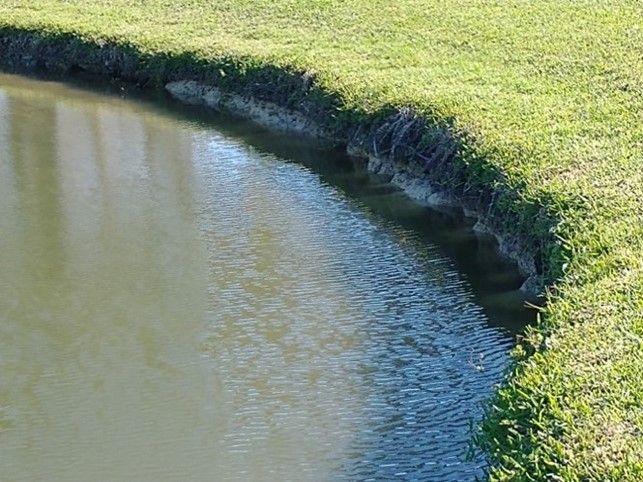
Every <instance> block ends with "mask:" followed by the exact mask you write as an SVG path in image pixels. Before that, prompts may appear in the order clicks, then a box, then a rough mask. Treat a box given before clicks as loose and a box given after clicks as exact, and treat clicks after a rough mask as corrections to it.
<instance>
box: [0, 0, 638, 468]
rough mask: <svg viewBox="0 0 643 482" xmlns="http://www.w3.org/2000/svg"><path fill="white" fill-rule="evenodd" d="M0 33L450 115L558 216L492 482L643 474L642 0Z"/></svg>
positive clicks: (1, 17) (325, 4)
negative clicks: (58, 39) (178, 58)
mask: <svg viewBox="0 0 643 482" xmlns="http://www.w3.org/2000/svg"><path fill="white" fill-rule="evenodd" d="M1 28H4V29H7V28H20V29H37V30H39V31H42V32H44V33H45V34H48V33H58V32H65V33H70V32H71V33H75V34H77V35H78V36H81V37H83V38H84V39H86V40H88V41H104V40H110V41H116V42H119V43H127V44H129V45H131V46H134V47H135V48H137V49H138V50H140V51H141V52H143V53H150V54H168V53H170V54H177V53H184V52H188V53H190V54H192V55H193V56H194V57H196V58H203V59H205V60H215V61H218V60H220V59H222V58H227V59H240V60H243V62H250V63H252V62H255V63H260V64H269V65H275V66H282V67H285V68H289V69H293V68H294V69H299V70H302V71H304V70H307V71H313V72H315V74H316V79H317V82H318V85H319V86H320V87H321V88H322V89H324V90H325V91H327V92H329V93H331V94H333V95H336V96H338V98H339V99H341V103H342V105H341V109H342V110H343V111H345V112H354V113H355V115H358V116H359V115H365V116H366V115H369V114H370V113H373V112H379V111H381V110H383V109H386V108H388V107H390V106H393V107H403V106H410V107H412V108H414V109H415V111H416V112H418V113H419V114H420V115H422V116H424V117H426V118H427V119H429V120H430V121H434V122H438V123H447V124H448V125H450V126H451V128H452V129H453V130H454V132H456V133H458V135H460V136H462V137H463V138H467V139H469V140H470V143H471V147H470V149H468V150H467V151H466V152H463V153H462V154H461V155H460V157H459V162H462V163H463V164H464V165H466V166H468V167H467V169H469V173H470V175H471V176H476V175H477V174H476V173H477V172H478V171H479V175H480V176H484V172H486V171H485V170H484V169H483V168H482V167H481V166H493V168H494V169H495V170H497V171H499V172H501V173H502V174H503V180H502V182H503V183H504V185H506V186H509V187H510V188H511V189H513V190H515V191H516V192H517V193H518V195H519V198H520V206H519V207H516V206H517V205H516V206H506V209H507V210H511V209H523V208H524V206H526V205H532V206H535V207H536V208H537V209H540V208H542V209H546V210H547V211H548V212H549V213H550V214H551V216H552V217H553V218H555V219H556V224H555V226H554V227H553V228H551V229H552V233H549V234H553V236H554V237H555V239H556V248H555V249H551V250H550V251H548V252H547V256H546V258H545V259H544V264H545V268H546V272H547V273H549V277H550V278H549V279H548V282H550V283H553V285H552V288H551V290H550V293H549V297H548V305H547V308H546V310H545V311H544V312H543V314H542V320H541V324H540V326H539V327H538V328H537V329H536V330H533V331H532V332H531V333H530V335H529V336H528V337H527V339H526V340H525V342H524V343H523V345H522V346H521V347H519V348H518V349H517V350H516V357H517V359H518V365H517V367H516V369H515V372H514V373H513V374H512V375H511V376H510V378H509V380H508V382H507V383H506V384H505V386H504V387H503V388H502V389H501V390H500V391H499V392H498V394H497V396H496V399H495V400H494V405H493V408H491V409H490V412H489V415H488V417H487V419H486V422H485V425H484V427H483V428H484V435H483V436H482V437H481V438H480V443H481V444H482V446H483V447H484V448H485V449H486V450H487V451H488V452H489V454H490V456H491V460H492V461H493V463H494V467H495V468H494V470H493V471H492V472H491V478H492V479H497V480H561V479H562V480H632V481H635V480H636V481H639V480H643V2H642V1H641V0H613V1H610V0H533V1H530V0H395V1H394V0H270V1H268V0H218V1H216V0H191V1H190V0H127V1H123V0H65V1H63V0H58V1H56V0H20V1H18V0H3V1H2V2H0V29H1ZM0 55H2V52H0ZM239 65H242V64H239ZM224 74H225V73H224ZM481 182H497V180H488V181H487V180H485V179H481ZM525 216H526V218H525V219H523V220H522V222H521V226H520V229H522V230H523V231H524V229H528V228H529V218H528V213H526V214H525ZM523 234H524V233H523ZM531 234H532V235H533V236H544V233H539V232H537V230H535V232H533V233H531Z"/></svg>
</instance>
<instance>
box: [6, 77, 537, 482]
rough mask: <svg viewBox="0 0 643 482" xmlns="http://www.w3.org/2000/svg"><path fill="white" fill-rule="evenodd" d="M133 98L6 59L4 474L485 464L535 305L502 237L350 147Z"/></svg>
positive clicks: (289, 475) (337, 471) (296, 472)
mask: <svg viewBox="0 0 643 482" xmlns="http://www.w3.org/2000/svg"><path fill="white" fill-rule="evenodd" d="M141 95H142V94H131V93H127V92H122V91H121V88H118V87H115V88H114V87H101V88H100V89H99V90H91V89H87V88H86V87H84V86H79V85H76V86H73V85H69V84H66V85H65V84H60V83H56V82H51V81H48V82H45V81H41V80H30V79H25V78H22V77H16V76H11V75H0V239H1V247H2V249H0V267H1V269H0V472H1V473H2V480H5V481H27V480H29V481H88V480H105V481H108V480H109V481H132V480H136V481H148V480H149V481H165V480H168V481H178V480H181V481H184V480H194V481H209V480H280V481H281V480H293V481H303V480H368V479H372V480H391V479H400V480H436V481H446V480H458V481H460V480H473V479H475V477H476V476H478V475H480V474H481V473H482V470H483V467H484V461H483V460H482V459H481V458H480V456H479V455H476V456H474V457H473V458H469V459H467V458H466V457H465V455H466V453H467V449H468V444H469V440H470V437H471V429H470V427H471V424H472V423H475V422H476V421H477V420H479V418H480V414H481V406H480V404H481V402H482V401H484V400H485V398H487V397H488V396H489V395H490V394H491V393H492V390H493V387H494V384H496V383H498V382H499V381H500V380H501V378H502V374H503V370H505V368H506V366H507V363H508V360H509V357H508V351H509V349H510V348H511V346H512V345H513V340H514V335H515V332H516V330H518V329H520V327H521V326H523V325H524V323H525V322H527V321H529V319H530V317H531V316H532V314H530V312H528V311H527V310H526V309H525V308H524V307H523V302H522V297H521V295H520V294H519V293H518V291H517V288H518V287H519V286H520V281H521V280H520V277H519V276H518V275H517V273H516V272H515V270H514V269H512V268H511V266H509V265H508V264H507V263H505V262H504V261H502V260H501V259H499V258H498V257H497V256H496V255H495V254H494V251H493V244H492V243H491V242H490V241H489V240H488V239H477V238H476V237H475V236H474V235H473V234H472V232H471V229H470V227H468V224H467V223H466V222H464V221H463V220H462V219H458V214H457V213H455V214H454V213H440V212H436V211H431V210H429V209H427V208H424V207H421V206H418V205H417V204H415V203H413V202H410V201H409V200H408V199H406V198H405V197H404V196H403V195H402V194H400V192H398V191H397V190H395V189H394V188H391V187H390V186H388V185H386V184H384V183H383V182H380V181H378V179H376V178H373V177H372V176H369V175H368V174H367V173H366V172H365V171H364V169H363V168H362V167H360V166H359V165H358V164H356V163H353V162H351V161H350V160H348V159H346V158H345V157H344V156H343V155H342V154H341V153H338V152H333V151H328V150H321V149H316V148H314V147H312V146H309V145H306V144H305V143H303V142H301V141H297V140H293V139H287V138H283V137H281V136H276V135H274V134H268V133H266V132H264V131H262V130H261V129H258V128H257V127H254V126H252V125H251V124H249V123H247V122H242V121H239V120H234V119H230V118H225V117H222V116H218V115H216V114H210V113H206V112H204V111H201V110H199V109H196V108H188V107H180V106H177V105H175V104H173V103H171V102H169V101H168V100H165V101H163V100H162V99H161V100H160V101H159V100H150V99H144V98H142V97H141ZM469 225H470V223H469Z"/></svg>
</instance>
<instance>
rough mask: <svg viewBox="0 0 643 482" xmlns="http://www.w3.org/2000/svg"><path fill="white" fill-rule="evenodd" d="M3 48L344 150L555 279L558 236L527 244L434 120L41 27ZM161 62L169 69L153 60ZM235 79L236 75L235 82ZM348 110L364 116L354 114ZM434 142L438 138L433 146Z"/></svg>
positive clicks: (41, 63)
mask: <svg viewBox="0 0 643 482" xmlns="http://www.w3.org/2000/svg"><path fill="white" fill-rule="evenodd" d="M0 48H2V50H3V52H4V57H3V58H2V59H0V66H4V67H8V68H10V69H13V70H23V71H36V70H40V71H45V72H50V73H55V74H58V75H62V76H73V75H75V74H78V73H89V74H91V75H97V76H102V77H108V78H112V79H118V80H119V81H124V82H126V83H134V84H136V85H138V86H140V87H141V88H144V89H157V90H162V89H163V90H166V91H167V92H168V93H169V94H170V95H171V96H172V97H174V98H176V99H178V100H180V101H182V102H184V103H186V104H196V105H203V106H206V107H209V108H212V109H215V110H222V111H225V112H228V113H231V114H233V115H236V116H239V117H242V118H245V119H250V120H252V121H254V122H255V123H257V124H259V125H261V126H262V127H264V128H267V129H270V130H273V131H278V132H284V133H288V134H293V135H297V136H302V137H305V138H308V139H311V140H315V141H321V142H322V143H324V144H329V145H332V146H336V147H341V148H345V149H346V152H347V154H348V155H349V156H351V157H357V158H360V159H363V160H365V161H366V162H367V166H368V170H369V171H371V172H373V173H376V174H379V175H380V176H382V178H384V179H387V180H388V182H390V183H391V184H393V185H395V186H397V187H398V188H400V189H401V190H402V191H404V192H405V193H406V194H407V195H408V196H409V197H411V198H412V199H414V200H415V201H417V202H420V203H422V204H424V205H427V206H431V207H440V206H448V207H457V208H461V209H462V210H463V211H464V214H465V216H466V217H469V218H474V219H475V221H476V222H475V225H474V230H475V231H479V232H483V233H486V234H490V235H492V236H493V237H494V238H495V239H496V241H497V243H498V250H499V252H500V253H501V255H503V256H504V257H506V258H508V259H510V260H511V261H513V262H514V263H515V264H516V266H517V267H518V269H519V271H520V273H521V275H522V276H524V278H525V281H524V283H523V285H522V286H521V291H523V292H525V293H526V294H527V295H529V296H532V297H537V296H540V295H542V294H543V290H544V288H545V286H546V285H547V284H548V280H547V279H546V275H545V273H543V263H542V262H540V259H541V258H542V256H543V251H544V246H545V245H547V244H548V243H549V242H551V240H544V239H530V240H527V239H525V238H524V237H523V236H520V235H517V234H514V233H512V232H511V229H509V226H511V225H513V222H512V219H511V216H507V215H506V213H503V212H502V210H501V209H499V208H498V206H497V205H496V204H497V202H496V201H497V199H498V198H499V197H500V196H499V195H498V194H499V193H498V192H497V190H494V189H493V188H491V187H489V186H485V185H484V184H482V185H480V186H475V188H474V189H471V186H469V185H468V184H469V182H468V180H467V179H466V175H465V173H464V172H463V171H462V169H461V168H460V167H459V166H457V165H456V156H457V153H458V151H459V150H460V149H461V148H462V146H461V143H462V141H461V140H460V139H458V137H457V135H456V134H455V133H454V132H453V131H452V129H450V128H449V126H439V125H436V126H432V125H430V124H429V123H428V122H427V121H426V120H424V119H422V118H421V117H419V116H417V115H416V114H415V113H414V111H413V110H412V109H410V108H400V109H391V111H390V112H387V113H383V114H384V115H378V116H375V117H374V118H366V119H360V120H357V121H349V122H346V121H340V122H337V120H336V119H334V118H333V113H332V110H331V109H332V108H333V107H334V106H333V105H332V104H333V102H332V101H333V100H334V99H332V96H331V95H330V94H328V93H324V92H319V91H317V90H316V89H315V87H314V80H315V79H314V77H315V76H314V73H311V72H303V73H301V72H299V73H298V72H289V71H287V70H286V69H279V68H272V67H269V66H268V67H266V68H265V69H266V70H267V72H266V71H264V70H260V71H259V72H257V73H256V74H258V77H259V79H255V78H254V75H250V76H248V75H246V77H247V78H245V79H244V74H239V75H237V74H236V73H234V72H233V75H231V74H226V75H222V76H221V74H219V76H220V77H219V78H218V80H219V81H221V82H219V84H223V85H215V82H216V80H217V78H212V79H210V80H209V81H206V82H204V81H203V80H202V79H203V78H208V77H209V73H210V71H212V70H213V69H214V67H213V66H209V65H205V66H201V65H198V64H197V65H196V66H194V65H189V64H190V63H191V62H190V61H188V66H187V67H186V66H185V65H184V66H183V67H176V68H172V67H171V65H168V64H172V63H173V60H172V59H157V58H156V57H155V56H151V57H146V56H145V55H144V54H141V53H139V52H137V51H135V50H133V49H131V48H129V47H126V46H119V45H108V44H102V45H101V44H98V43H92V42H86V41H83V40H81V39H79V38H76V37H75V36H73V35H60V36H58V37H54V38H50V37H48V38H43V37H42V36H41V35H40V34H39V33H38V32H31V31H7V30H6V29H5V30H2V29H0ZM157 61H158V62H161V65H160V66H154V64H155V62H157ZM215 71H216V70H215ZM239 76H240V77H239ZM215 77H217V76H215ZM229 77H235V82H232V83H229V82H230V81H227V82H226V81H225V79H226V78H229ZM257 80H258V81H257ZM231 85H235V87H236V88H235V89H232V88H230V87H231ZM320 95H321V96H322V97H324V96H325V97H326V99H324V102H320V101H319V98H320ZM328 98H331V105H330V106H329V105H327V101H328ZM329 107H330V109H329ZM348 114H349V115H350V116H351V117H358V115H357V113H354V112H352V113H351V112H349V113H348ZM344 115H346V113H344ZM427 138H429V139H430V140H431V141H432V142H428V143H427V141H426V139H427ZM502 194H503V195H507V194H509V195H510V196H512V197H513V196H516V194H515V193H512V192H510V190H509V189H506V190H505V189H503V192H502ZM541 211H542V210H541Z"/></svg>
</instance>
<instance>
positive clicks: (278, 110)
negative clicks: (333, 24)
mask: <svg viewBox="0 0 643 482" xmlns="http://www.w3.org/2000/svg"><path fill="white" fill-rule="evenodd" d="M164 89H165V90H166V91H167V92H169V94H170V95H171V96H172V97H174V98H175V99H177V100H179V101H181V102H184V103H186V104H190V105H201V106H205V107H208V108H210V109H214V110H217V111H223V112H227V113H230V114H233V115H235V116H239V117H241V118H244V119H249V120H251V121H253V122H255V123H256V124H258V125H260V126H262V127H264V128H266V129H269V130H272V131H276V132H282V133H286V134H291V135H297V136H301V137H304V138H306V139H309V140H313V141H316V142H320V143H322V144H323V145H332V146H336V147H341V148H343V149H345V150H346V153H347V154H348V155H349V156H351V157H354V158H358V159H361V160H363V161H365V163H366V166H367V169H368V171H369V172H372V173H374V174H377V175H379V176H381V177H382V178H384V179H387V181H388V182H389V183H390V184H392V185H394V186H396V187H398V188H399V189H401V190H402V191H403V192H404V193H405V194H406V195H407V196H408V197H409V198H411V199H413V200H414V201H416V202H419V203H421V204H422V205H425V206H429V207H433V208H440V207H455V208H460V209H462V210H463V212H464V215H465V216H466V217H468V218H474V219H475V220H476V222H475V224H474V226H473V230H474V231H476V232H480V233H485V234H490V235H492V236H493V237H494V238H495V240H496V242H497V248H498V251H499V252H500V254H502V255H503V256H504V257H506V258H508V259H510V260H511V261H513V262H514V263H515V264H516V266H517V268H518V270H519V271H520V273H521V274H522V275H523V276H524V277H525V278H526V279H525V280H524V282H523V284H522V286H521V288H520V290H521V291H523V292H525V293H526V294H528V295H531V296H534V297H535V296H538V295H539V294H540V291H541V290H542V285H541V284H540V280H539V273H537V271H536V264H535V261H534V256H533V255H531V254H530V253H528V252H527V251H526V250H525V249H524V248H523V247H522V244H521V242H520V240H519V239H517V238H515V237H511V236H508V235H506V234H503V233H502V231H500V230H499V229H497V228H498V226H497V224H496V223H494V219H492V218H491V217H490V216H485V215H484V214H483V212H484V211H485V210H486V211H488V210H489V206H476V205H474V203H468V204H467V203H465V202H464V201H463V199H462V198H459V196H458V194H457V192H456V191H455V190H453V191H448V190H444V189H443V190H439V189H436V188H435V185H434V182H433V181H432V176H431V172H430V171H427V170H426V169H425V166H423V165H422V164H421V163H418V162H413V161H417V160H416V159H405V160H402V162H399V161H398V162H396V161H395V160H394V159H391V157H389V156H386V155H382V154H381V153H380V152H378V151H379V149H377V143H376V142H374V139H370V138H369V139H367V140H366V141H365V140H364V139H360V137H359V135H358V132H359V130H360V127H361V128H363V127H364V126H358V128H357V129H355V130H354V132H353V133H351V134H349V135H347V136H342V135H341V134H339V135H338V134H337V133H333V132H332V131H331V130H329V129H326V128H324V126H323V124H320V123H317V122H316V121H315V120H314V119H311V118H309V117H306V116H304V115H302V114H301V113H300V112H297V111H296V110H291V109H287V108H284V107H282V106H280V105H278V104H275V103H272V102H269V101H262V100H258V99H254V98H252V97H244V96H241V95H238V94H235V93H233V92H225V91H222V90H221V89H220V88H218V87H216V86H214V85H206V84H202V83H199V82H196V81H194V80H178V81H172V82H169V83H167V84H166V85H165V86H164ZM399 115H400V114H398V116H399ZM414 120H415V119H413V118H411V119H410V120H409V122H410V123H412V122H413V121H414ZM371 146H372V147H371ZM385 150H386V149H385ZM388 150H389V151H390V148H389V149H388ZM405 161H406V162H405ZM481 208H483V209H481ZM494 226H495V228H494Z"/></svg>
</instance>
